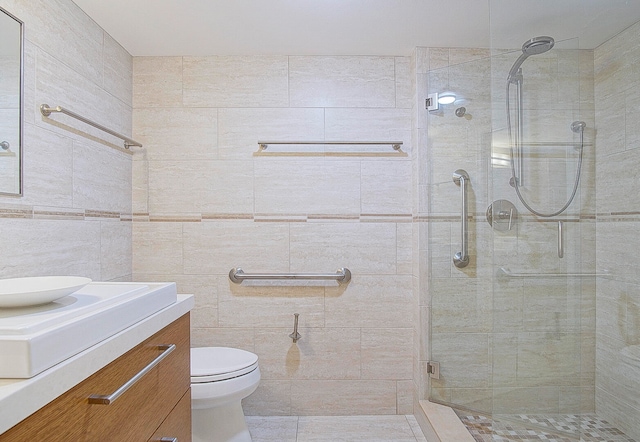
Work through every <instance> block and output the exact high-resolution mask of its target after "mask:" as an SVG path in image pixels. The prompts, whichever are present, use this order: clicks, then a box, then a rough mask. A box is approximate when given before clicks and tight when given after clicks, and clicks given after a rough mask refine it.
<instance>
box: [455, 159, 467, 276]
mask: <svg viewBox="0 0 640 442" xmlns="http://www.w3.org/2000/svg"><path fill="white" fill-rule="evenodd" d="M468 181H469V174H468V173H467V172H466V171H465V170H462V169H458V170H456V171H455V172H453V182H454V183H456V184H457V185H459V186H460V189H461V190H462V219H461V221H462V222H461V224H462V227H461V232H460V233H461V236H462V250H461V251H460V252H456V254H455V255H453V265H455V266H456V267H458V268H459V269H461V268H463V267H466V266H467V265H469V232H468V230H469V229H468V222H469V221H468V219H467V218H468V217H467V182H468Z"/></svg>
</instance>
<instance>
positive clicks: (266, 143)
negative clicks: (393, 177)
mask: <svg viewBox="0 0 640 442" xmlns="http://www.w3.org/2000/svg"><path fill="white" fill-rule="evenodd" d="M269 144H279V145H288V144H327V145H354V146H363V145H364V146H377V145H387V144H388V145H390V146H391V147H392V148H393V150H400V149H401V148H402V144H403V143H402V141H258V146H259V147H260V150H265V149H266V148H267V147H268V146H269Z"/></svg>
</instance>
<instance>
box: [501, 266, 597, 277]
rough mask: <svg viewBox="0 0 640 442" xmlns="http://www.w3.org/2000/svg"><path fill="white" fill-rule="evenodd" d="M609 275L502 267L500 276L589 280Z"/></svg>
mask: <svg viewBox="0 0 640 442" xmlns="http://www.w3.org/2000/svg"><path fill="white" fill-rule="evenodd" d="M608 275H609V274H608V273H536V272H531V273H529V272H524V273H522V272H512V271H511V270H509V269H507V268H504V267H500V268H499V269H498V276H503V277H507V278H587V277H594V276H608Z"/></svg>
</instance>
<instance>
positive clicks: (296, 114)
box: [133, 56, 415, 415]
mask: <svg viewBox="0 0 640 442" xmlns="http://www.w3.org/2000/svg"><path fill="white" fill-rule="evenodd" d="M336 69H337V70H336ZM410 72H411V66H410V61H409V59H408V58H405V57H232V56H225V57H184V58H172V57H168V58H157V57H145V58H140V59H139V58H136V59H135V60H134V100H133V101H134V107H135V111H134V128H135V136H136V137H137V138H139V139H140V141H142V142H143V143H145V149H144V151H145V154H144V156H140V157H136V158H135V161H134V170H135V175H136V176H135V177H134V180H133V183H134V203H133V207H134V212H135V213H134V243H135V245H134V268H135V273H134V278H135V279H136V280H141V279H153V278H154V275H156V276H157V278H160V279H162V280H171V279H174V280H176V281H177V282H178V284H179V290H181V291H183V292H184V290H187V291H193V292H194V294H195V296H196V308H195V309H194V311H193V312H192V318H193V320H192V345H194V346H209V345H223V346H231V347H237V348H243V349H247V350H249V351H253V352H256V353H257V354H258V355H259V357H260V366H261V371H262V378H263V381H262V382H261V385H260V387H259V388H258V390H257V391H256V392H255V393H254V394H253V395H252V396H251V397H249V398H248V399H247V400H246V401H244V402H245V404H244V405H245V412H246V413H248V414H258V415H260V414H266V415H280V414H291V413H296V414H300V413H302V414H311V413H313V414H317V413H325V412H326V413H329V414H344V413H349V414H381V413H394V414H395V413H411V411H412V408H413V391H412V385H413V382H412V380H411V379H412V376H413V357H412V351H413V347H414V345H413V341H414V339H413V335H414V331H413V325H412V324H413V320H414V315H413V305H414V301H415V300H414V298H413V297H412V287H413V281H412V276H411V271H412V259H413V252H412V244H411V241H412V239H413V232H412V228H411V214H412V194H411V182H412V177H411V175H412V165H411V158H410V155H411V152H412V149H411V143H412V139H411V102H410V100H411V88H412V83H411V81H410ZM322 88H325V89H322ZM182 94H184V95H182ZM290 94H291V99H290ZM183 97H184V101H183ZM296 100H298V102H296ZM323 106H329V107H330V108H327V109H325V108H324V107H323ZM332 106H339V108H335V107H332ZM325 140H330V141H336V140H337V141H359V140H360V141H362V140H364V141H402V142H403V143H404V144H403V148H402V152H401V153H399V154H398V153H396V152H394V151H392V150H391V148H390V146H382V147H380V146H377V147H376V146H370V147H367V148H368V150H367V152H366V153H365V154H364V155H362V154H359V153H357V152H360V151H361V150H362V149H360V146H358V147H357V148H349V147H347V146H331V145H325V144H323V143H322V142H323V141H325ZM258 141H314V142H318V143H317V144H316V145H273V144H272V145H269V146H267V149H266V150H264V151H259V146H258ZM356 151H357V152H356ZM354 152H356V153H355V154H354ZM380 154H382V155H380ZM138 175H139V176H138ZM237 266H240V267H242V268H243V270H244V271H245V272H247V273H258V272H275V273H285V272H312V273H328V272H334V271H335V270H336V269H338V268H340V267H343V266H347V267H349V268H350V269H351V271H352V272H353V279H352V281H351V283H349V284H338V283H336V282H333V281H325V282H320V283H318V282H310V281H268V282H265V281H262V282H260V281H245V282H243V283H242V284H234V283H232V282H231V281H230V280H229V278H228V273H229V271H230V270H231V269H232V268H233V267H237ZM294 313H299V315H300V316H299V321H300V325H299V330H300V333H301V334H302V339H301V340H300V341H298V342H297V343H296V344H294V343H293V342H292V341H291V338H289V336H288V335H289V333H291V331H292V327H293V318H294ZM361 355H365V356H364V357H363V356H361ZM337 361H340V363H337ZM341 381H349V382H350V383H349V384H341V383H340V382H341ZM324 382H326V383H324ZM352 384H353V385H352ZM356 384H357V385H356ZM327 389H328V390H327ZM325 390H327V391H325ZM303 394H304V395H306V396H308V397H310V398H312V400H311V402H310V403H309V404H305V403H303V402H301V400H300V398H301V395H303Z"/></svg>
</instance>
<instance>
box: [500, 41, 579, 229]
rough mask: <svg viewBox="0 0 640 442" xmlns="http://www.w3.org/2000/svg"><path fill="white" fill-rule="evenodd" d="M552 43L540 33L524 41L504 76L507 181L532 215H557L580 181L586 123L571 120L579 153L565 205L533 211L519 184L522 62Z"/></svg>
mask: <svg viewBox="0 0 640 442" xmlns="http://www.w3.org/2000/svg"><path fill="white" fill-rule="evenodd" d="M554 44H555V42H554V40H553V38H551V37H547V36H542V37H535V38H532V39H531V40H529V41H526V42H525V43H524V44H523V45H522V54H521V55H520V57H518V59H517V60H516V61H515V62H514V63H513V66H511V69H510V70H509V74H508V75H507V86H506V89H507V90H506V92H507V93H506V107H507V130H508V133H509V150H510V152H511V161H510V163H511V179H510V180H509V184H510V185H511V186H512V187H513V188H514V189H515V191H516V194H517V195H518V199H519V200H520V202H521V203H522V204H523V205H524V206H525V207H526V208H527V210H529V212H531V213H533V214H534V215H537V216H540V217H543V218H550V217H553V216H556V215H560V214H561V213H562V212H564V211H565V210H566V209H567V208H568V207H569V205H570V204H571V203H572V202H573V199H574V198H575V195H576V192H577V190H578V184H579V182H580V172H581V170H582V155H583V153H584V129H585V127H586V123H584V122H583V121H574V122H573V123H571V131H572V132H574V133H579V134H580V147H579V150H580V154H579V159H578V167H577V171H576V179H575V183H574V186H573V191H572V193H571V196H570V197H569V199H568V201H567V202H566V204H565V205H564V206H563V207H562V208H561V209H559V210H557V211H555V212H553V213H543V212H541V211H538V210H535V209H534V208H532V207H531V205H530V204H529V203H528V202H527V201H526V200H525V198H524V197H523V195H522V193H521V192H520V187H522V186H523V185H524V178H523V170H524V153H523V139H522V133H523V106H522V100H523V98H522V83H523V81H524V76H523V75H522V64H523V63H524V62H525V60H526V59H527V58H529V57H530V56H532V55H539V54H543V53H545V52H547V51H549V50H551V48H553V46H554ZM512 84H515V85H516V108H515V120H516V124H515V127H512V124H511V85H512ZM516 159H517V166H518V167H517V168H516Z"/></svg>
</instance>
